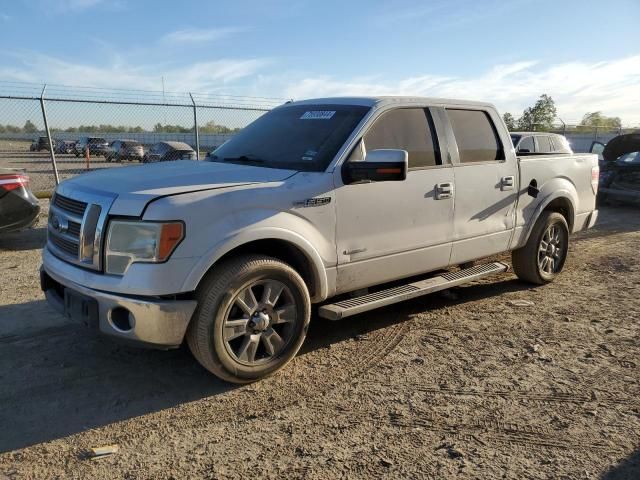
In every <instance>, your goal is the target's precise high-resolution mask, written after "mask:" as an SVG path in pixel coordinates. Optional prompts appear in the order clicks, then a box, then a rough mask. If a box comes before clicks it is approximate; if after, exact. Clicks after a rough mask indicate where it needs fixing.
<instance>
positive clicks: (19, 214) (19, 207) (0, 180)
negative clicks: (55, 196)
mask: <svg viewBox="0 0 640 480" xmlns="http://www.w3.org/2000/svg"><path fill="white" fill-rule="evenodd" d="M38 213H40V205H39V204H38V199H37V198H36V197H35V196H34V195H33V193H32V192H31V189H30V188H29V177H28V176H27V175H25V174H24V172H21V171H19V170H12V169H8V168H0V234H2V233H6V232H10V231H14V230H22V229H23V228H28V227H30V226H31V225H33V224H34V223H35V222H36V221H37V220H38Z"/></svg>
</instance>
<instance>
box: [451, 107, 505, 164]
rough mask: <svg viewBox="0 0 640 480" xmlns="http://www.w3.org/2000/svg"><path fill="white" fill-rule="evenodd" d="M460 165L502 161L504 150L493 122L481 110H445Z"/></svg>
mask: <svg viewBox="0 0 640 480" xmlns="http://www.w3.org/2000/svg"><path fill="white" fill-rule="evenodd" d="M447 114H448V115H449V120H450V121H451V127H452V128H453V134H454V135H455V137H456V142H457V144H458V152H459V154H460V162H461V163H478V162H491V161H496V160H504V158H505V157H504V148H503V146H502V142H501V141H500V139H499V138H498V132H497V131H496V128H495V126H494V125H493V122H492V121H491V119H490V118H489V115H488V114H487V112H484V111H482V110H458V109H447Z"/></svg>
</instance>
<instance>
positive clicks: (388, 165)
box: [345, 149, 409, 183]
mask: <svg viewBox="0 0 640 480" xmlns="http://www.w3.org/2000/svg"><path fill="white" fill-rule="evenodd" d="M345 167H346V171H345V173H346V177H347V178H346V179H345V180H346V181H345V183H356V182H394V181H395V182H398V181H402V180H405V179H406V178H407V171H408V170H409V154H408V153H407V151H406V150H395V149H380V150H372V151H370V152H369V153H367V155H366V157H365V159H364V160H362V161H360V162H358V161H355V162H354V161H351V162H348V163H346V165H345Z"/></svg>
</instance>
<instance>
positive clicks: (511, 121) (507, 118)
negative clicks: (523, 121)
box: [502, 112, 516, 130]
mask: <svg viewBox="0 0 640 480" xmlns="http://www.w3.org/2000/svg"><path fill="white" fill-rule="evenodd" d="M502 118H503V120H504V123H505V124H506V125H507V130H515V129H516V119H515V118H513V115H511V114H510V113H509V112H506V113H505V114H504V115H503V116H502Z"/></svg>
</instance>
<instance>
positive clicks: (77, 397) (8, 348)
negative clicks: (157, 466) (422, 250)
mask: <svg viewBox="0 0 640 480" xmlns="http://www.w3.org/2000/svg"><path fill="white" fill-rule="evenodd" d="M524 288H528V287H527V286H525V285H523V284H521V283H519V282H517V281H514V280H507V281H503V282H498V283H495V284H487V285H484V284H481V285H473V286H469V287H466V288H465V289H464V295H461V296H460V297H459V298H458V299H457V300H453V299H452V298H451V297H450V296H447V297H443V296H438V295H431V296H428V297H423V298H421V299H415V300H412V301H409V302H405V303H403V304H397V305H394V306H390V307H387V308H383V309H380V310H377V311H375V312H370V313H369V314H361V315H359V316H355V317H353V318H351V319H347V320H343V321H341V322H330V321H326V320H323V319H319V318H317V317H315V318H314V319H313V320H312V324H311V328H310V330H309V334H308V336H307V341H306V342H305V345H304V346H303V348H302V351H301V352H300V354H299V355H300V360H299V361H300V362H302V368H313V365H312V364H311V363H310V364H309V365H306V364H305V358H304V357H305V354H307V353H310V352H313V351H316V350H318V349H322V348H326V347H327V346H328V345H335V346H337V345H338V344H340V343H341V342H343V341H345V340H348V339H350V338H352V337H355V336H357V335H364V334H367V333H369V332H372V331H375V330H378V329H383V328H386V327H388V326H391V325H393V324H396V323H399V322H403V321H405V320H407V319H409V318H411V316H412V315H415V314H419V313H423V312H425V311H429V310H435V309H438V308H441V307H443V306H445V305H454V304H462V303H465V302H467V301H472V300H474V299H478V298H483V297H485V296H489V295H499V294H501V293H505V292H510V291H516V290H521V289H524ZM25 310H30V311H31V312H32V314H33V315H36V316H47V315H55V314H54V313H51V312H50V311H49V310H48V308H47V306H46V303H45V302H44V301H35V302H29V303H28V304H20V305H8V306H1V307H0V318H2V319H13V317H14V316H20V315H23V314H24V312H25ZM38 324H40V325H46V322H43V321H42V319H39V321H38ZM308 362H311V360H308ZM283 374H285V373H283ZM0 380H1V383H0V402H1V403H2V410H1V411H0V424H1V425H3V435H1V436H0V452H3V451H10V450H15V449H19V448H24V447H26V446H29V445H33V444H37V443H41V442H46V441H50V440H54V439H57V438H61V437H65V436H67V435H71V434H74V433H79V432H82V431H85V430H88V429H92V428H98V427H101V426H104V425H108V424H110V423H114V422H118V421H122V420H126V419H129V418H132V417H136V416H141V415H145V414H149V413H153V412H156V411H159V410H163V409H168V408H172V407H177V406H179V405H181V404H184V403H187V402H192V401H196V400H199V399H202V398H206V397H213V396H217V395H224V394H225V393H227V392H230V391H231V390H233V389H235V388H237V387H236V386H234V385H230V384H228V383H225V382H222V381H220V380H218V379H217V378H215V377H214V376H213V375H211V374H210V373H209V372H207V371H206V370H204V369H203V368H202V367H201V366H200V365H199V364H197V363H196V361H195V360H194V359H193V357H191V355H190V353H189V352H188V349H187V348H186V347H182V348H180V349H178V350H172V351H155V350H144V349H138V348H134V347H129V346H126V345H122V344H119V343H116V342H114V341H111V340H109V339H107V338H104V337H100V336H97V335H95V334H94V333H93V332H91V331H89V330H87V329H85V328H84V327H81V326H79V325H75V324H70V323H64V321H63V320H61V321H60V322H59V323H58V326H56V327H41V328H40V329H37V330H34V329H31V330H24V329H23V330H22V331H19V332H17V333H16V334H11V332H10V331H7V330H6V329H5V330H4V334H3V335H2V336H0Z"/></svg>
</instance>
